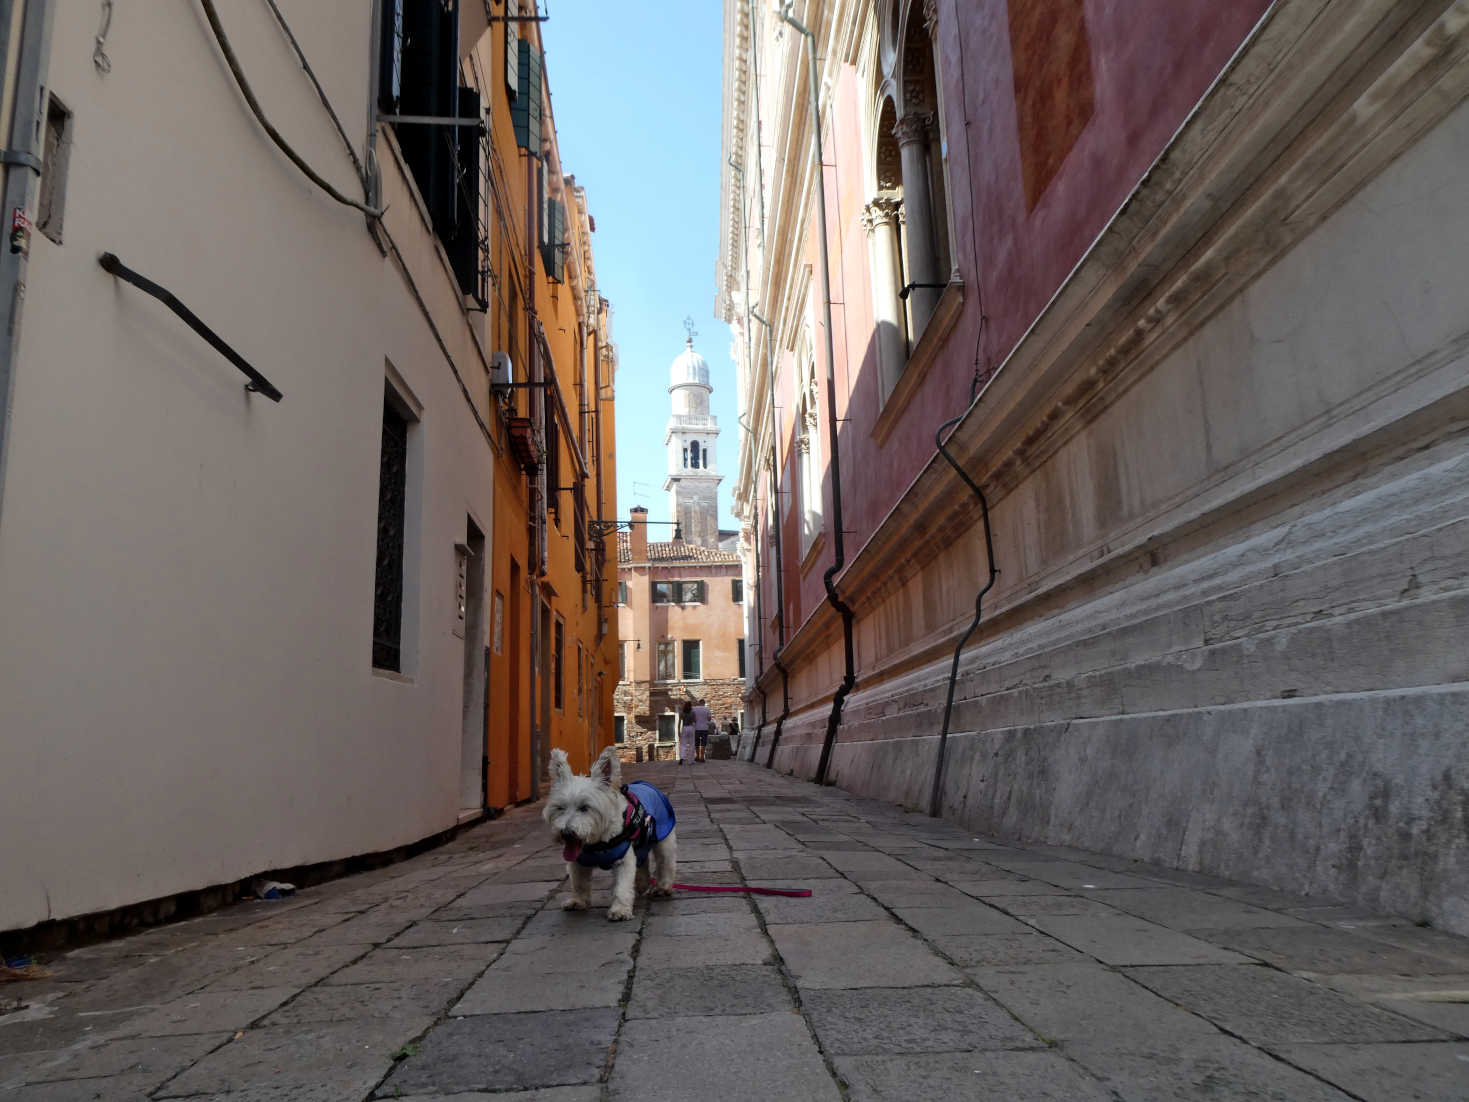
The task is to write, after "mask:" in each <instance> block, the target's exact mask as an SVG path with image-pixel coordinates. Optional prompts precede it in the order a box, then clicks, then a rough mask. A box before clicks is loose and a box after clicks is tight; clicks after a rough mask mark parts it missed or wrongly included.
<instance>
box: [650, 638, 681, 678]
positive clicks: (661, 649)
mask: <svg viewBox="0 0 1469 1102" xmlns="http://www.w3.org/2000/svg"><path fill="white" fill-rule="evenodd" d="M654 676H655V678H656V679H657V680H658V681H672V680H673V679H674V678H675V677H676V676H677V674H675V673H674V671H673V644H672V643H671V642H666V641H665V642H662V643H659V644H658V669H657V672H656V674H655V675H654Z"/></svg>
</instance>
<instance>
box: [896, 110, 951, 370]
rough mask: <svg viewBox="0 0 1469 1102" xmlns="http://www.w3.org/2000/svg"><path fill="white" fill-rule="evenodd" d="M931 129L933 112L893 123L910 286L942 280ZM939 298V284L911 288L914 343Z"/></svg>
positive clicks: (909, 314)
mask: <svg viewBox="0 0 1469 1102" xmlns="http://www.w3.org/2000/svg"><path fill="white" fill-rule="evenodd" d="M932 132H933V116H932V115H930V114H928V113H927V112H921V113H918V114H909V115H904V116H903V117H902V118H901V119H899V120H898V124H897V125H896V126H894V127H893V136H894V137H895V138H897V139H898V153H899V157H900V158H901V160H902V164H903V214H904V218H905V221H906V224H907V227H908V282H909V284H910V286H911V285H913V284H920V285H922V284H930V285H932V284H937V283H939V282H940V275H939V271H938V259H937V253H936V251H935V250H934V247H933V234H934V226H933V188H932V187H930V186H929V178H928V165H929V160H930V158H929V150H928V143H929V140H930V135H931V134H932ZM938 300H939V288H938V287H937V286H912V289H911V290H910V291H909V292H908V316H909V318H910V319H911V322H912V324H911V332H910V334H909V339H910V340H911V342H912V343H913V344H917V343H918V339H919V338H920V337H922V336H923V330H924V328H925V327H926V326H927V325H928V319H929V318H930V317H932V316H933V308H934V306H935V305H937V303H938Z"/></svg>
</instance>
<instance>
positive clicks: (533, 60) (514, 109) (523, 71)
mask: <svg viewBox="0 0 1469 1102" xmlns="http://www.w3.org/2000/svg"><path fill="white" fill-rule="evenodd" d="M516 49H517V50H518V51H519V52H518V57H517V59H516V90H515V102H514V103H513V104H511V105H510V117H511V120H512V121H513V122H514V124H515V144H516V145H518V146H519V147H520V148H521V149H524V150H527V151H528V152H529V153H530V154H531V156H533V157H539V156H540V155H541V51H540V50H538V49H536V48H535V46H533V45H532V44H531V43H530V42H528V41H526V40H525V39H523V38H522V39H521V40H520V41H519V43H518V44H517V47H516Z"/></svg>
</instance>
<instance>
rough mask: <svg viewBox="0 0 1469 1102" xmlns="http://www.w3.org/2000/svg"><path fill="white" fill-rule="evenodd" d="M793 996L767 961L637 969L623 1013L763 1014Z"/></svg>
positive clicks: (786, 1006)
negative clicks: (765, 963) (761, 962)
mask: <svg viewBox="0 0 1469 1102" xmlns="http://www.w3.org/2000/svg"><path fill="white" fill-rule="evenodd" d="M793 1007H794V1001H793V999H792V998H791V993H790V991H789V990H788V989H787V987H786V985H785V981H784V980H782V979H781V975H780V972H779V971H778V970H777V969H776V968H774V967H773V966H770V965H758V964H737V965H703V966H696V967H692V968H663V969H659V970H656V971H651V972H645V971H642V970H639V972H638V974H637V978H636V979H635V980H634V981H633V989H632V999H631V1000H630V1001H629V1003H628V1006H627V1016H628V1018H629V1019H633V1018H681V1017H692V1016H695V1015H709V1014H764V1013H770V1012H773V1011H789V1010H791V1009H793Z"/></svg>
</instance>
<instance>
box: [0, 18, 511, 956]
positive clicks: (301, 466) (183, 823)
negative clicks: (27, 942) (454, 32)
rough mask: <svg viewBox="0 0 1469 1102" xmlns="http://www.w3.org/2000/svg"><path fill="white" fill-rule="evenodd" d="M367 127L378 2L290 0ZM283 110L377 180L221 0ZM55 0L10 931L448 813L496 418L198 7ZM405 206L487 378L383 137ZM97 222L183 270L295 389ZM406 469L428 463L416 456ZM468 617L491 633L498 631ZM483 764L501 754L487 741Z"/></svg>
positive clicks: (152, 261) (196, 296)
mask: <svg viewBox="0 0 1469 1102" xmlns="http://www.w3.org/2000/svg"><path fill="white" fill-rule="evenodd" d="M281 6H282V9H283V10H284V11H285V13H286V15H287V17H288V19H290V20H291V23H292V27H293V29H294V30H295V32H296V33H297V35H298V37H299V39H300V40H301V43H302V46H303V48H304V49H305V51H306V53H307V55H308V56H309V57H310V58H311V60H312V62H313V65H314V66H315V68H316V69H317V72H318V74H319V76H320V77H321V78H322V80H323V83H324V84H325V86H326V88H327V91H328V94H329V95H330V96H331V98H332V100H333V103H334V105H335V106H336V107H337V109H338V111H339V112H340V113H341V114H342V116H343V118H344V121H345V123H346V125H347V129H348V133H349V134H350V135H351V136H352V138H353V140H354V141H355V142H356V143H357V148H358V150H359V153H361V151H362V145H363V140H364V139H363V135H364V133H365V121H364V120H365V118H366V113H367V111H368V107H369V85H368V82H369V76H370V66H371V64H372V61H373V58H374V57H375V50H376V42H375V36H374V33H373V29H372V27H371V26H370V7H371V6H370V5H368V4H363V3H357V2H355V0H330V2H327V0H284V2H283V3H282V5H281ZM221 14H222V17H223V19H224V21H225V23H226V28H227V30H228V31H229V33H230V34H231V36H232V38H233V39H234V40H235V47H236V51H237V52H238V54H239V56H240V58H241V61H242V63H243V65H244V68H245V70H246V72H247V74H248V75H249V77H250V79H251V81H252V83H253V84H254V86H255V88H256V91H257V94H258V95H259V96H260V98H261V100H262V101H263V103H264V106H265V109H266V111H267V112H268V114H269V115H270V116H271V117H272V119H273V121H275V122H276V124H277V125H278V126H279V127H280V128H281V129H282V130H283V131H284V132H285V133H286V135H287V136H288V138H289V139H290V140H291V141H292V142H293V144H295V145H296V147H297V148H298V150H299V151H300V152H301V153H302V154H303V155H304V156H305V157H306V158H307V159H308V160H309V161H310V162H311V163H312V164H313V165H314V166H315V167H317V168H318V170H319V171H321V172H322V173H323V174H325V175H326V176H328V177H329V178H330V179H331V180H332V181H334V182H335V183H336V184H337V186H338V187H339V188H341V189H342V190H344V191H346V192H348V193H354V194H360V188H359V187H358V186H357V185H356V182H355V180H354V177H353V174H352V170H351V166H350V164H349V162H348V160H347V157H346V155H345V151H344V150H343V148H342V146H341V143H340V141H339V139H338V138H337V136H336V134H335V132H334V131H333V130H332V129H331V127H330V124H329V122H328V121H327V120H326V117H325V115H324V113H323V112H322V110H321V108H320V106H319V105H318V103H317V102H316V99H315V96H314V93H313V92H312V91H311V89H310V86H309V85H308V84H307V83H306V81H305V78H304V77H303V75H302V74H301V72H300V70H299V68H298V66H297V64H296V61H295V59H294V57H293V56H292V54H291V53H290V50H289V47H288V45H287V44H286V43H285V41H284V40H283V38H282V36H281V34H280V32H279V30H278V28H276V27H275V25H274V23H273V21H272V20H271V18H270V15H269V12H268V10H267V9H266V8H265V6H264V5H253V4H251V5H236V4H228V5H221ZM96 18H97V16H96V9H95V6H91V5H84V4H65V3H64V4H60V5H58V10H57V18H56V27H55V33H54V36H53V54H52V58H51V73H50V76H51V80H50V83H51V86H52V88H53V90H54V94H55V95H57V96H59V97H60V98H61V99H62V100H63V101H64V102H65V103H66V105H67V106H68V108H70V109H71V110H72V111H73V113H74V118H75V143H74V148H73V150H72V153H71V163H70V179H69V183H68V187H67V200H66V204H67V205H66V220H65V239H64V243H63V244H61V245H59V246H58V245H56V244H53V243H52V242H51V241H49V240H46V239H45V238H43V237H42V236H41V235H39V234H37V235H36V239H35V243H34V245H33V249H32V256H31V263H30V273H29V286H28V291H27V301H26V313H25V321H24V332H23V338H22V341H21V344H20V349H19V359H18V367H17V379H16V388H15V404H14V407H13V408H14V422H13V425H12V430H11V435H10V442H9V447H10V455H9V475H8V481H7V486H6V495H5V511H4V515H3V517H0V608H3V609H4V615H3V617H0V654H3V656H4V660H3V661H0V702H3V704H0V728H3V739H0V742H3V746H4V753H5V760H6V771H7V780H6V797H5V799H4V800H3V801H0V836H3V837H5V838H6V839H7V840H8V841H7V844H6V845H5V846H4V847H3V849H0V883H3V884H4V885H5V890H4V892H3V893H0V929H9V928H18V927H24V926H26V925H29V924H32V923H36V922H40V921H43V920H46V919H49V918H60V917H65V916H70V915H76V914H79V913H85V912H90V911H96V910H99V909H105V908H110V907H114V906H118V905H122V904H127V903H131V902H135V901H140V900H145V899H149V898H153V897H158V896H161V895H166V894H170V893H173V892H178V891H183V890H188V889H194V888H199V887H203V886H206V885H209V884H214V883H220V882H226V881H229V880H232V879H235V878H238V877H242V876H246V875H249V874H251V873H254V872H257V871H260V870H264V869H269V868H273V867H282V866H289V865H292V864H296V863H302V862H311V861H320V860H326V859H333V858H339V857H344V856H348V855H352V854H357V853H362V852H367V851H373V850H379V849H384V848H389V847H392V846H395V845H399V844H402V843H406V842H410V841H414V840H416V839H419V838H422V837H425V836H427V835H429V834H432V833H434V832H436V831H439V830H442V829H445V828H447V827H449V826H451V825H453V823H454V822H455V819H456V813H457V811H458V806H459V792H458V788H459V780H460V766H461V762H460V753H461V747H460V740H461V730H462V722H461V718H462V717H461V702H462V693H463V662H464V659H463V654H464V646H465V642H464V641H463V640H461V639H460V638H458V637H456V636H455V634H454V633H453V627H454V623H455V613H456V607H455V603H454V598H455V585H454V581H455V578H454V574H455V552H454V544H455V542H457V541H460V540H462V539H463V538H464V532H465V520H466V516H472V517H473V518H474V519H475V523H476V524H477V525H478V527H479V528H480V530H481V531H483V532H486V533H488V532H490V531H491V530H492V527H493V526H492V523H491V520H492V510H491V505H492V502H491V482H492V480H491V478H490V460H489V453H488V445H487V444H486V442H485V440H484V438H483V436H482V435H481V434H480V431H479V429H478V427H477V426H476V423H475V420H474V418H473V416H472V414H471V412H470V410H469V408H468V405H467V403H466V400H465V398H464V396H463V395H462V393H461V391H460V389H459V386H458V384H457V383H456V381H455V379H454V377H453V375H452V374H451V372H450V369H449V367H448V365H447V364H446V363H445V360H444V358H443V355H442V354H441V352H440V351H439V349H438V348H437V346H436V344H435V343H434V341H433V339H432V337H431V335H430V332H429V330H428V328H427V326H426V325H425V323H424V321H423V319H422V316H421V314H420V313H419V311H418V308H417V307H416V306H415V304H414V303H413V301H412V299H411V298H410V297H409V295H408V293H407V291H406V289H405V285H404V283H403V280H402V279H401V277H400V275H399V273H398V271H397V270H396V269H395V267H394V265H393V262H392V260H391V258H385V257H384V256H383V255H382V254H381V253H380V251H379V249H378V247H377V246H376V245H375V243H374V241H373V239H372V237H371V236H370V235H369V232H368V229H367V227H366V224H365V221H364V219H363V217H362V216H361V215H360V214H358V213H355V212H353V211H351V210H349V209H347V208H345V207H342V206H340V205H337V204H335V203H333V202H331V201H330V200H329V199H327V198H326V197H325V196H324V195H323V194H321V193H320V192H319V191H317V190H316V189H315V188H314V187H312V186H311V185H310V184H309V183H308V182H307V181H306V180H305V179H304V178H303V177H302V176H301V175H300V174H299V173H298V172H297V170H296V169H295V168H294V167H292V166H291V165H290V164H289V163H288V162H287V161H286V160H285V159H284V158H283V157H282V156H281V155H280V154H279V153H278V152H277V151H276V150H275V149H274V147H273V146H271V145H270V144H269V142H268V140H267V139H266V137H265V136H264V134H263V133H262V132H261V130H260V128H259V126H258V125H257V124H256V122H255V121H254V119H253V118H252V117H251V116H250V115H249V113H248V112H247V110H246V108H245V106H244V104H243V103H242V101H241V100H240V97H239V94H238V93H237V91H236V89H235V87H234V85H233V83H232V81H231V78H230V75H229V73H228V71H227V70H226V68H225V66H224V65H223V63H222V60H221V58H220V56H219V54H218V51H217V49H216V47H215V45H214V42H213V40H212V38H211V36H210V34H209V30H208V27H207V25H206V24H205V22H204V20H203V17H202V14H201V13H200V11H199V9H198V7H197V5H195V4H192V3H185V2H182V0H169V2H167V3H158V4H156V5H155V4H147V5H133V6H119V10H118V11H117V13H116V14H115V16H114V18H113V21H112V28H111V34H110V36H109V39H108V44H107V50H108V54H109V55H110V57H111V59H112V71H111V73H110V74H109V75H106V76H101V75H99V74H98V73H97V72H96V71H95V70H94V69H93V67H92V65H91V63H90V57H91V46H92V41H91V40H92V36H93V35H94V34H95V31H96ZM378 151H379V159H380V161H381V163H382V165H383V175H384V187H385V195H384V198H385V199H386V200H387V201H388V203H389V204H390V210H389V215H388V219H387V223H388V228H389V230H390V232H391V233H392V234H393V237H394V238H395V240H396V241H397V242H398V244H399V247H400V248H401V249H402V250H403V253H404V256H405V259H406V261H407V263H408V265H409V268H410V270H412V271H413V273H414V276H415V278H416V279H417V281H418V283H419V285H420V287H421V288H423V291H424V294H425V296H426V298H427V299H428V300H429V302H430V305H431V307H432V309H433V310H434V312H435V314H436V316H437V317H438V318H439V319H440V321H439V324H440V326H441V328H443V330H444V332H445V334H446V340H447V341H448V343H449V346H450V349H451V351H453V352H454V353H455V357H456V359H457V360H458V362H459V364H460V365H461V370H462V371H464V372H466V376H465V382H466V385H467V386H468V387H469V389H470V392H471V393H472V394H474V395H475V396H476V399H477V400H480V401H483V398H482V397H481V395H483V394H484V392H485V388H484V374H483V371H482V368H481V367H480V364H479V360H478V358H477V354H476V351H475V348H474V345H473V344H472V335H471V333H470V331H469V329H468V327H467V326H466V324H465V322H464V320H463V317H462V314H461V311H460V308H459V300H458V295H457V292H456V291H455V290H454V288H453V287H452V286H451V284H450V283H449V281H448V278H447V275H446V273H445V272H444V270H443V268H442V265H441V264H440V261H439V257H438V253H437V250H436V248H435V246H434V245H433V244H432V242H431V240H430V238H429V237H428V236H427V234H426V233H425V230H424V225H423V223H422V221H421V219H420V216H419V214H418V208H417V207H416V205H415V202H414V199H413V197H412V195H411V194H410V193H409V191H408V190H407V187H406V185H405V183H404V180H403V178H402V175H401V173H400V172H399V171H398V169H397V167H396V165H395V162H394V159H393V156H392V153H391V150H390V149H389V148H387V147H386V146H385V144H384V143H382V142H380V143H379V146H378ZM103 251H112V252H115V253H117V254H118V256H119V257H120V258H121V259H122V260H123V262H124V263H126V264H128V265H130V266H132V267H134V268H136V269H138V270H139V271H141V272H142V273H144V274H145V275H147V276H149V277H150V278H152V279H154V280H156V281H157V282H159V283H161V284H162V285H164V286H165V287H168V288H169V289H171V290H173V291H174V292H175V293H176V294H178V296H179V297H180V298H181V299H182V300H183V301H184V302H185V303H186V304H187V305H188V306H190V307H191V308H192V309H193V310H194V311H195V312H196V313H197V314H199V316H200V317H201V318H203V319H204V320H205V321H206V323H208V324H209V325H210V326H212V327H213V328H214V329H215V330H216V331H217V332H218V333H220V334H221V336H223V337H224V339H225V340H226V341H228V342H230V343H231V344H233V346H234V347H235V348H236V349H237V350H238V351H239V352H240V353H241V354H242V355H243V356H244V357H245V358H246V359H248V360H249V361H251V362H252V363H253V364H254V365H255V366H257V367H258V368H259V369H260V370H261V371H262V372H263V373H264V374H265V375H266V376H267V377H269V378H270V379H271V380H272V381H273V382H274V383H275V384H276V385H277V386H278V387H279V388H280V389H281V390H282V391H283V392H284V395H285V398H284V401H282V402H281V403H280V404H279V405H276V404H273V403H271V402H269V401H267V400H265V399H263V398H261V397H259V396H253V395H246V394H245V393H244V392H243V390H242V385H241V384H242V382H243V379H242V377H241V376H240V375H239V373H238V372H237V371H236V370H235V369H234V368H233V367H232V366H230V365H229V364H228V363H227V362H225V361H224V360H223V359H222V358H221V357H220V356H218V355H217V354H216V353H214V352H213V351H212V350H211V349H209V348H208V347H207V346H206V345H205V344H204V343H203V342H202V341H201V340H200V339H199V338H198V337H197V336H196V335H195V334H194V333H193V332H191V331H190V330H189V329H187V328H186V327H185V326H184V325H183V324H182V323H180V322H179V321H178V320H177V319H176V318H175V317H173V316H172V315H171V314H170V313H169V312H168V311H167V310H165V309H164V308H163V307H162V306H161V305H160V304H158V303H157V302H155V301H153V300H152V299H150V298H148V297H147V296H145V295H143V294H142V293H140V292H138V291H137V290H136V289H134V288H132V287H129V286H126V285H123V284H122V283H120V282H118V281H116V280H114V279H113V278H112V277H110V276H108V275H107V274H106V273H104V272H103V271H102V270H101V269H100V268H99V267H98V266H97V263H96V257H97V255H98V254H99V253H101V252H103ZM389 365H391V371H394V372H396V374H397V375H398V376H399V377H400V378H401V380H402V382H403V383H404V384H405V385H406V387H407V388H408V390H410V391H411V394H412V398H413V399H414V400H416V402H417V403H419V404H421V406H422V415H421V420H420V422H419V424H418V425H417V426H415V429H414V431H415V433H416V434H417V443H416V445H415V447H417V448H418V449H419V452H420V455H421V463H420V468H419V473H418V479H417V481H418V486H417V490H418V495H419V497H418V499H419V502H420V506H419V508H418V509H417V510H416V511H415V510H412V509H410V527H411V529H413V531H412V533H411V536H410V543H412V542H414V541H415V540H416V543H417V546H418V549H419V554H418V559H419V561H418V564H417V571H416V577H409V578H406V579H405V583H406V584H405V590H406V591H407V595H406V597H405V601H406V603H407V604H408V606H409V607H410V608H412V607H413V606H415V605H416V616H412V615H410V616H408V617H406V618H405V619H406V620H407V621H408V623H409V625H410V626H411V625H412V624H413V622H414V621H415V620H416V629H415V630H413V631H412V636H413V638H411V639H410V638H408V636H409V632H408V631H406V630H405V644H408V645H407V646H406V647H405V649H410V650H416V652H417V658H416V661H415V662H414V663H413V668H412V672H411V673H410V674H408V675H407V676H405V677H402V678H395V677H387V676H381V675H375V674H374V672H373V671H372V669H371V634H372V616H373V582H374V571H375V564H374V557H375V539H376V515H377V494H378V452H379V447H380V432H381V409H382V395H383V386H384V378H385V375H386V374H387V373H389V371H390V366H389ZM409 492H410V498H412V496H413V494H414V487H413V485H412V484H411V482H410V490H409ZM481 643H482V641H481V640H472V641H471V645H473V646H476V647H477V646H479V645H481ZM476 767H477V763H476Z"/></svg>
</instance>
